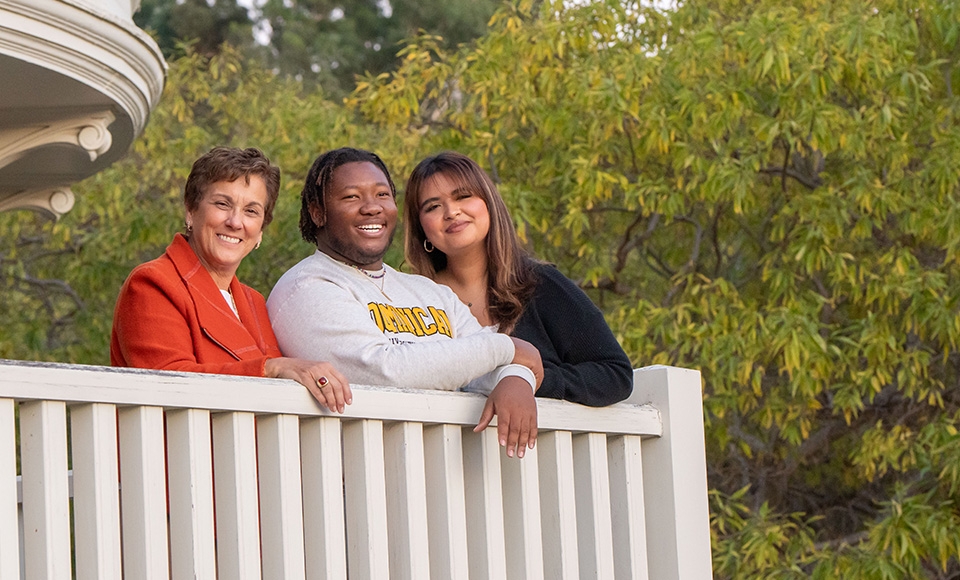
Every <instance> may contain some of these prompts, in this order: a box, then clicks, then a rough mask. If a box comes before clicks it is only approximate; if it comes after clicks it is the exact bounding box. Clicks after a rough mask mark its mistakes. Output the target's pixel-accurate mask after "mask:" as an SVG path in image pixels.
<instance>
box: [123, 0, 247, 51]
mask: <svg viewBox="0 0 960 580" xmlns="http://www.w3.org/2000/svg"><path fill="white" fill-rule="evenodd" d="M133 20H134V22H135V23H136V24H137V26H139V27H140V28H143V29H144V30H148V31H150V32H151V33H152V34H153V37H154V39H155V40H156V41H157V44H158V45H159V46H160V50H161V51H162V52H163V55H164V57H166V58H172V57H176V56H178V55H179V54H182V53H181V52H180V50H179V49H178V45H180V44H182V43H193V45H194V49H195V50H196V51H197V52H199V53H200V54H204V55H206V56H211V55H214V54H216V53H217V52H218V51H219V50H220V45H222V44H223V43H225V42H227V43H230V44H232V45H234V46H239V47H246V48H247V49H248V50H253V44H254V38H253V22H252V21H251V20H250V17H249V16H248V14H247V9H246V8H244V7H242V6H240V5H238V4H237V3H236V0H213V2H212V3H208V2H207V0H184V1H182V2H177V1H176V0H143V2H142V3H141V4H140V10H139V11H138V12H137V13H136V14H134V15H133Z"/></svg>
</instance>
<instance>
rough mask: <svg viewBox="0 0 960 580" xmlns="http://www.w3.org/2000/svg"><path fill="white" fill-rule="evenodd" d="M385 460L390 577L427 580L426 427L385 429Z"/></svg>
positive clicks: (409, 425)
mask: <svg viewBox="0 0 960 580" xmlns="http://www.w3.org/2000/svg"><path fill="white" fill-rule="evenodd" d="M431 459H432V458H431ZM383 461H384V467H385V471H384V474H385V477H386V490H387V540H388V542H389V544H390V578H391V580H428V579H429V578H430V542H429V538H428V534H427V481H426V471H425V469H426V468H425V467H424V449H423V424H422V423H413V422H410V421H400V422H397V423H393V424H388V425H387V426H386V427H384V429H383Z"/></svg>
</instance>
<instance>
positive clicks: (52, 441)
mask: <svg viewBox="0 0 960 580" xmlns="http://www.w3.org/2000/svg"><path fill="white" fill-rule="evenodd" d="M20 468H21V470H22V472H23V529H24V555H25V557H26V562H24V568H25V570H26V576H27V578H51V579H52V578H70V577H71V576H72V575H73V571H72V566H71V564H70V499H69V498H70V491H69V488H68V480H67V420H66V405H64V403H63V402H62V401H30V402H29V403H21V404H20Z"/></svg>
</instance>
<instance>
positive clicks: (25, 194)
mask: <svg viewBox="0 0 960 580" xmlns="http://www.w3.org/2000/svg"><path fill="white" fill-rule="evenodd" d="M74 201H75V198H74V195H73V192H72V191H70V188H69V187H47V188H43V189H28V190H26V191H21V192H19V193H15V194H13V195H11V196H8V197H5V198H3V199H0V211H9V210H14V209H32V210H35V211H40V212H43V213H47V214H49V215H50V216H52V217H53V218H56V219H59V218H60V216H62V215H63V214H65V213H67V212H68V211H70V210H71V209H73V204H74Z"/></svg>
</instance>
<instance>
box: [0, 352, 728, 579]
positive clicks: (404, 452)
mask: <svg viewBox="0 0 960 580" xmlns="http://www.w3.org/2000/svg"><path fill="white" fill-rule="evenodd" d="M635 384H636V386H635V389H634V395H633V396H632V397H631V402H634V403H639V404H627V403H622V404H619V405H615V406H613V407H608V408H603V409H591V408H587V407H582V406H579V405H574V404H570V403H564V402H560V401H549V400H538V405H539V425H540V436H539V439H538V441H537V445H536V448H535V449H534V450H532V451H530V452H528V453H527V455H526V457H525V458H524V459H519V460H518V459H510V458H507V457H506V456H505V454H504V453H503V452H502V451H501V448H500V447H499V446H498V445H497V440H496V430H495V429H487V430H486V431H485V432H483V433H480V434H475V433H473V432H472V427H473V425H475V423H476V420H477V418H478V417H479V415H480V411H481V409H482V407H483V404H484V399H483V398H482V397H480V396H477V395H470V394H464V393H447V392H437V391H429V390H422V391H421V390H407V391H404V390H399V389H387V388H373V387H360V386H357V387H355V388H354V403H353V405H351V406H349V407H348V408H347V412H346V414H345V415H343V416H333V415H330V414H329V413H325V412H324V411H322V410H321V409H320V408H319V407H318V406H317V405H316V404H315V403H314V402H313V399H312V398H311V397H310V395H309V394H308V393H307V392H306V390H305V389H303V388H302V387H301V386H300V385H298V384H297V383H293V382H291V381H281V380H272V379H250V378H241V377H229V376H219V375H200V374H190V373H167V372H156V371H140V370H128V369H122V370H121V369H112V368H105V367H89V366H75V365H61V364H43V363H25V362H14V361H0V580H16V579H20V578H27V579H40V578H43V579H55V580H61V579H67V578H71V577H74V578H79V579H114V578H115V579H119V578H127V579H128V580H132V579H148V580H149V579H158V578H162V579H167V578H173V579H178V580H179V579H185V578H200V579H208V578H209V579H212V578H218V577H219V578H220V579H222V580H234V579H238V580H239V579H260V578H263V579H266V580H274V579H281V578H294V579H308V578H309V579H315V578H332V579H342V578H347V577H349V578H350V579H353V580H357V579H368V578H369V579H374V580H380V579H386V578H395V579H400V578H409V579H414V580H420V579H426V578H433V579H434V580H445V579H448V578H457V579H459V578H462V579H467V578H469V579H494V580H499V579H506V578H509V579H512V578H524V579H526V578H538V579H539V578H546V579H549V580H553V579H561V578H617V579H620V578H644V579H650V580H672V579H684V580H687V579H689V580H700V579H706V578H710V577H711V575H712V574H711V563H710V537H709V529H708V526H709V523H708V513H707V512H708V507H707V486H706V468H705V456H704V440H703V416H702V407H701V386H700V373H699V372H697V371H691V370H687V369H678V368H673V367H662V366H660V367H649V368H644V369H639V370H637V371H636V373H635ZM18 444H19V463H20V465H19V467H18V465H17V463H18V460H17V457H18V453H17V445H18ZM71 469H72V477H71ZM18 476H20V477H21V478H22V501H18V490H17V487H18V486H17V481H18ZM71 479H72V493H71ZM18 512H19V515H18ZM18 521H19V525H18ZM18 528H19V529H18Z"/></svg>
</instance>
